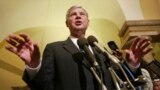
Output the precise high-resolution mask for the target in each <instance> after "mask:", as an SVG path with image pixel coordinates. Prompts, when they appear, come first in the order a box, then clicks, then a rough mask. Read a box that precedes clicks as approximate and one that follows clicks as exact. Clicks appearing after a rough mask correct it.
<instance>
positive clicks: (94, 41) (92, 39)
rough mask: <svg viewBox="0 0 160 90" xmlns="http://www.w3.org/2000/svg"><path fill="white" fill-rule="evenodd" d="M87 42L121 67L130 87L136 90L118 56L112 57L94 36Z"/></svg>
mask: <svg viewBox="0 0 160 90" xmlns="http://www.w3.org/2000/svg"><path fill="white" fill-rule="evenodd" d="M87 40H88V42H89V44H90V45H91V46H92V47H94V46H96V47H97V48H98V49H99V51H101V52H102V53H104V54H105V55H106V56H108V57H109V58H110V60H112V62H114V63H115V64H117V65H118V66H119V68H120V69H121V70H122V72H123V74H124V76H125V78H126V80H127V81H128V83H129V85H130V86H131V87H132V89H133V90H136V89H135V87H134V86H133V84H132V83H131V82H130V80H129V78H128V76H127V75H126V73H125V71H124V70H123V68H122V66H121V63H120V60H119V59H118V58H117V57H116V56H114V55H112V54H111V53H109V52H108V51H107V50H105V49H104V48H102V47H101V46H100V45H98V40H97V39H96V38H95V37H94V36H92V35H91V36H89V37H88V38H87Z"/></svg>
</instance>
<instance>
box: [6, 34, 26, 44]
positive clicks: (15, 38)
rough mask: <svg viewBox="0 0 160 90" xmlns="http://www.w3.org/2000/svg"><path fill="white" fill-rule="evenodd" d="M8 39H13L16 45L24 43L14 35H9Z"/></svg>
mask: <svg viewBox="0 0 160 90" xmlns="http://www.w3.org/2000/svg"><path fill="white" fill-rule="evenodd" d="M9 38H10V39H13V40H14V41H16V42H17V43H20V44H22V43H24V41H23V40H22V39H21V38H20V37H18V36H17V35H14V34H10V35H9Z"/></svg>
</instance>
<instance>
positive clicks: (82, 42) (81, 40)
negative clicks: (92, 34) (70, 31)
mask: <svg viewBox="0 0 160 90" xmlns="http://www.w3.org/2000/svg"><path fill="white" fill-rule="evenodd" d="M77 44H78V46H79V47H80V49H83V50H84V52H85V53H86V56H87V58H88V60H89V62H91V63H92V65H93V66H94V67H96V68H99V64H98V63H97V61H96V59H95V57H94V56H93V54H92V52H91V51H90V49H89V48H88V45H89V44H88V41H87V39H85V38H83V37H82V38H79V39H78V40H77Z"/></svg>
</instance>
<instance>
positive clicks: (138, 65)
mask: <svg viewBox="0 0 160 90" xmlns="http://www.w3.org/2000/svg"><path fill="white" fill-rule="evenodd" d="M126 63H127V65H128V67H129V68H130V69H131V70H132V71H133V72H136V71H137V69H138V68H139V67H140V65H141V64H140V63H138V64H137V66H133V65H132V64H130V63H129V62H128V61H126Z"/></svg>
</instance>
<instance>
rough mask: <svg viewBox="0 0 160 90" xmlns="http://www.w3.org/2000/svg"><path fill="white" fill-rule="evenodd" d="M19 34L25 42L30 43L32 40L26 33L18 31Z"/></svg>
mask: <svg viewBox="0 0 160 90" xmlns="http://www.w3.org/2000/svg"><path fill="white" fill-rule="evenodd" d="M19 36H21V37H22V38H23V39H24V40H25V42H28V43H32V40H31V39H30V38H29V36H28V35H27V34H25V33H20V34H19Z"/></svg>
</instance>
